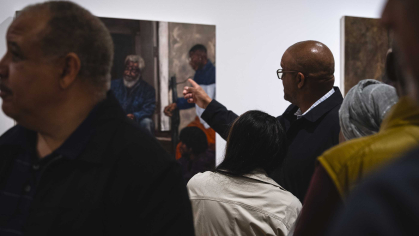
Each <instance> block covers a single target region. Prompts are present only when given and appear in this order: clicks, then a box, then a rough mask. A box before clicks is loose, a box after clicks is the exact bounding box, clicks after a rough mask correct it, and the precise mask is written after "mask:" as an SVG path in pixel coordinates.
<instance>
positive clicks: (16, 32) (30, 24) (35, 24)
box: [6, 13, 48, 41]
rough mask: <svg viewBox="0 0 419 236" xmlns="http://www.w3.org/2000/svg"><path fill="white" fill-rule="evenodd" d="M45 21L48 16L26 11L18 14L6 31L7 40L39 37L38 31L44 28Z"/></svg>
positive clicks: (46, 21)
mask: <svg viewBox="0 0 419 236" xmlns="http://www.w3.org/2000/svg"><path fill="white" fill-rule="evenodd" d="M47 23H48V17H47V16H45V15H44V16H42V15H40V14H35V15H34V14H30V13H28V14H25V15H23V16H19V17H18V18H16V20H14V21H13V23H12V24H11V25H10V27H9V29H8V31H7V34H6V38H7V41H22V40H28V41H34V40H36V39H38V38H39V37H38V36H39V33H40V32H42V30H44V29H45V27H46V25H47Z"/></svg>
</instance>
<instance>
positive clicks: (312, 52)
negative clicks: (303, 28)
mask: <svg viewBox="0 0 419 236" xmlns="http://www.w3.org/2000/svg"><path fill="white" fill-rule="evenodd" d="M285 54H289V55H290V61H289V62H290V63H291V65H290V66H292V68H293V70H297V71H300V72H301V73H303V74H304V75H305V76H306V77H308V78H310V77H312V78H316V79H318V80H322V81H329V82H331V81H333V82H334V75H333V74H334V72H335V59H334V58H333V54H332V52H331V51H330V49H329V48H328V47H327V46H326V45H324V44H323V43H320V42H317V41H303V42H298V43H296V44H294V45H292V46H291V47H289V48H288V49H287V51H286V52H285ZM333 82H332V83H331V86H333Z"/></svg>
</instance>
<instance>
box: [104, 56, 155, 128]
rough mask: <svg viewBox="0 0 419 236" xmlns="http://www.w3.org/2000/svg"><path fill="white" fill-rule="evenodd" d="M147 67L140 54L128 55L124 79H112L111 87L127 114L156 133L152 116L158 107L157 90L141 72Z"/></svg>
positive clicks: (143, 126)
mask: <svg viewBox="0 0 419 236" xmlns="http://www.w3.org/2000/svg"><path fill="white" fill-rule="evenodd" d="M144 67H145V63H144V59H143V58H142V57H141V56H138V55H128V56H127V57H126V59H125V70H124V76H123V78H122V79H117V80H112V84H111V89H112V91H113V92H114V94H115V96H116V98H117V99H118V101H119V103H120V104H121V106H122V108H123V109H124V111H125V113H126V114H127V116H128V118H130V119H132V120H135V121H136V122H137V123H138V124H139V125H140V126H141V127H142V128H143V129H145V130H146V131H148V132H149V133H150V134H152V135H154V122H153V120H152V116H153V113H154V110H155V108H156V95H155V94H156V92H155V90H154V88H153V87H152V86H151V85H149V84H148V83H147V82H145V81H144V80H143V79H142V77H141V72H142V70H143V69H144Z"/></svg>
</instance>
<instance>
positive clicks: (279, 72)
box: [276, 69, 298, 79]
mask: <svg viewBox="0 0 419 236" xmlns="http://www.w3.org/2000/svg"><path fill="white" fill-rule="evenodd" d="M289 72H297V73H298V71H295V70H282V69H278V70H277V71H276V75H277V76H278V79H282V75H283V74H284V73H289Z"/></svg>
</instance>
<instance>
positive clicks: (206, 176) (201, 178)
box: [187, 171, 218, 192]
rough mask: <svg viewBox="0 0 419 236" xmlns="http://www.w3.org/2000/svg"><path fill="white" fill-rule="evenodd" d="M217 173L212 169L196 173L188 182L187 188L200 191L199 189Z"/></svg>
mask: <svg viewBox="0 0 419 236" xmlns="http://www.w3.org/2000/svg"><path fill="white" fill-rule="evenodd" d="M217 175H218V174H217V173H214V172H212V171H205V172H204V173H197V174H196V175H194V176H193V177H192V178H191V179H190V180H189V182H188V184H187V186H188V189H189V190H190V191H192V192H200V191H199V190H200V189H206V188H207V187H208V186H207V185H208V184H209V183H212V182H213V180H214V177H215V176H217Z"/></svg>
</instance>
